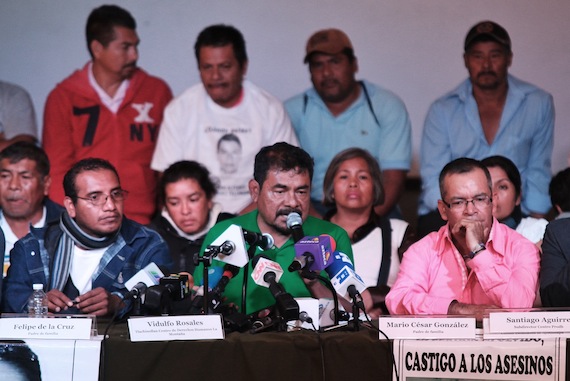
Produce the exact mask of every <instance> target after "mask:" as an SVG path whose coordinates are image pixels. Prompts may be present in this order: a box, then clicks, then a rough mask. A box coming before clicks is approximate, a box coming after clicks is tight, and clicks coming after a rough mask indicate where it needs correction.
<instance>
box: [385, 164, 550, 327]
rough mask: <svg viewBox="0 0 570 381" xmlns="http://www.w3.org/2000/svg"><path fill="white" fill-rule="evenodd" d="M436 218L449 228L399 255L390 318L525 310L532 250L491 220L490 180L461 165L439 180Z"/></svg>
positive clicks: (533, 280)
mask: <svg viewBox="0 0 570 381" xmlns="http://www.w3.org/2000/svg"><path fill="white" fill-rule="evenodd" d="M439 186H440V193H441V199H440V200H439V201H438V210H439V213H440V215H441V217H442V218H443V219H444V220H445V221H447V223H446V224H445V225H444V226H443V227H442V228H440V229H439V231H437V232H432V233H430V234H428V235H427V236H425V237H424V238H423V239H421V240H420V241H418V242H416V243H415V244H414V245H412V246H411V247H410V248H409V249H408V251H406V252H405V253H404V258H403V260H402V263H401V265H400V272H399V273H398V278H397V279H396V283H395V284H394V286H393V287H392V289H391V290H390V292H389V293H388V295H387V296H386V306H387V307H388V310H389V311H390V313H391V314H412V315H415V314H451V315H457V314H468V315H475V316H481V314H482V313H484V311H485V309H487V308H529V307H532V304H533V302H534V299H535V294H536V285H537V281H538V272H539V261H540V258H539V253H538V249H537V248H536V246H535V245H534V244H533V243H532V242H530V241H529V240H527V239H526V238H524V237H523V236H521V235H520V234H518V233H517V232H515V231H514V230H512V229H511V228H509V227H507V226H506V225H504V224H501V223H499V222H498V221H497V220H496V219H495V218H493V214H492V211H493V200H492V199H491V194H492V193H491V188H492V187H491V176H490V174H489V171H488V170H487V168H486V167H485V166H484V165H482V164H481V162H480V161H478V160H474V159H468V158H459V159H456V160H453V161H452V162H450V163H448V164H447V165H446V166H445V167H444V168H443V170H442V171H441V173H440V176H439Z"/></svg>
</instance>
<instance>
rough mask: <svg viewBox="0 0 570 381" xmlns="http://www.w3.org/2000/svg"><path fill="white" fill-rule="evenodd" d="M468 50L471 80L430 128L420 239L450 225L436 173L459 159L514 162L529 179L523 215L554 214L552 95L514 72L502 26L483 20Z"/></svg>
mask: <svg viewBox="0 0 570 381" xmlns="http://www.w3.org/2000/svg"><path fill="white" fill-rule="evenodd" d="M464 49H465V52H464V54H463V60H464V63H465V67H466V68H467V71H468V73H469V78H467V79H466V80H465V81H463V82H462V83H461V84H460V85H459V86H458V87H457V88H455V89H454V90H452V91H451V92H449V93H447V94H446V95H444V96H443V97H441V98H439V99H437V100H436V101H435V102H434V103H433V104H432V105H431V107H430V109H429V111H428V114H427V117H426V120H425V123H424V131H423V135H422V142H421V152H420V173H421V177H422V194H421V196H420V200H419V210H418V214H419V219H418V235H419V236H420V237H422V236H424V235H425V234H427V233H429V232H430V231H435V230H437V229H438V228H439V227H440V226H442V225H443V223H444V221H443V220H441V218H440V217H439V213H438V212H437V202H438V199H439V197H440V196H439V184H438V177H437V174H438V173H439V172H441V170H442V168H443V167H444V166H445V164H447V163H448V162H450V161H451V160H453V159H456V158H458V157H470V158H473V159H478V160H481V159H483V158H485V157H487V156H490V155H503V156H506V157H508V158H509V159H511V160H512V161H513V162H514V163H515V164H516V166H517V167H518V169H519V171H520V172H521V175H522V180H523V189H522V196H523V199H522V210H523V214H525V215H530V216H532V217H544V216H545V215H546V214H547V213H548V211H549V210H550V208H551V203H550V198H549V195H548V184H549V182H550V177H551V169H550V162H551V156H552V145H553V132H554V102H553V99H552V96H551V95H550V94H548V93H546V92H545V91H543V90H541V89H539V88H538V87H536V86H534V85H531V84H530V83H527V82H523V81H521V80H520V79H518V78H516V77H514V76H513V75H511V74H509V73H508V69H509V67H510V66H511V63H512V60H513V53H512V50H511V38H510V36H509V34H508V33H507V31H506V30H505V29H504V28H503V27H502V26H500V25H499V24H497V23H495V22H493V21H481V22H479V23H477V24H476V25H474V26H473V27H472V28H471V29H470V30H469V32H468V33H467V36H466V37H465V45H464Z"/></svg>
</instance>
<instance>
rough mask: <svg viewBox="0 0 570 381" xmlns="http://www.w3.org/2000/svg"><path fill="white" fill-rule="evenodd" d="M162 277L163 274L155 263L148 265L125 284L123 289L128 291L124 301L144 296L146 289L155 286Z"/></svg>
mask: <svg viewBox="0 0 570 381" xmlns="http://www.w3.org/2000/svg"><path fill="white" fill-rule="evenodd" d="M163 276H164V274H163V273H162V271H161V270H160V268H159V267H158V266H157V265H156V263H154V262H151V263H149V264H148V265H146V266H145V267H144V268H142V269H140V270H139V271H138V272H137V273H136V274H135V275H133V277H132V278H130V279H129V280H127V281H126V282H125V287H126V288H127V290H129V293H128V294H127V295H125V299H136V298H138V297H140V296H142V295H144V293H145V291H146V289H147V287H150V286H155V285H157V284H158V283H159V281H160V278H162V277H163Z"/></svg>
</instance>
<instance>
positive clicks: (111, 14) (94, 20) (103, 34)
mask: <svg viewBox="0 0 570 381" xmlns="http://www.w3.org/2000/svg"><path fill="white" fill-rule="evenodd" d="M116 26H122V27H125V28H128V29H132V30H135V29H136V28H137V23H136V21H135V19H134V18H133V16H131V14H130V13H129V12H128V11H127V10H125V9H123V8H121V7H118V6H116V5H102V6H100V7H99V8H95V9H93V11H91V13H90V14H89V17H88V18H87V25H86V26H85V36H86V37H87V49H88V50H89V54H90V55H91V57H93V52H92V51H91V42H92V41H93V40H96V41H99V42H100V43H101V45H103V46H105V47H106V46H107V45H109V43H110V42H111V41H113V40H114V39H115V30H114V28H115V27H116Z"/></svg>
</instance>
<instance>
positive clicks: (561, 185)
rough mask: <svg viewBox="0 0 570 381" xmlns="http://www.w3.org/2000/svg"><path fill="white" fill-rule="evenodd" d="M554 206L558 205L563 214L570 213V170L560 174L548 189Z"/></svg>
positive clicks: (555, 176) (551, 181) (553, 179)
mask: <svg viewBox="0 0 570 381" xmlns="http://www.w3.org/2000/svg"><path fill="white" fill-rule="evenodd" d="M548 193H550V201H552V205H554V206H556V205H558V206H559V207H560V209H562V211H563V212H570V168H566V169H564V170H562V171H560V172H558V173H557V174H556V175H554V177H553V178H552V180H550V186H549V187H548Z"/></svg>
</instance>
